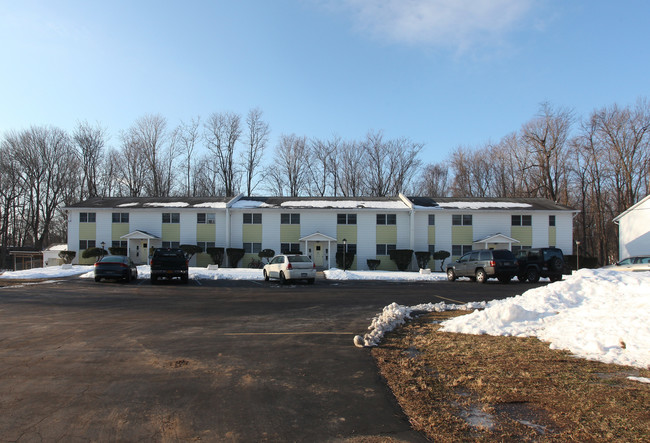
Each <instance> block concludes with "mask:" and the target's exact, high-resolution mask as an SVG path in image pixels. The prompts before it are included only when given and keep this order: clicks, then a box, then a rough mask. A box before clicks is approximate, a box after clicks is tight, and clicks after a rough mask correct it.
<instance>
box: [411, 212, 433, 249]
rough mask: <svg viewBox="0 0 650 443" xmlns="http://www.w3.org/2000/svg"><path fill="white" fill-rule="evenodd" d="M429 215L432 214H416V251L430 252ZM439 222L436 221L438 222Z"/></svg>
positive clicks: (414, 246) (414, 247)
mask: <svg viewBox="0 0 650 443" xmlns="http://www.w3.org/2000/svg"><path fill="white" fill-rule="evenodd" d="M429 214H430V212H416V213H415V214H413V216H414V217H415V225H414V227H415V243H414V244H413V250H414V251H428V250H429ZM437 221H438V220H436V222H437Z"/></svg>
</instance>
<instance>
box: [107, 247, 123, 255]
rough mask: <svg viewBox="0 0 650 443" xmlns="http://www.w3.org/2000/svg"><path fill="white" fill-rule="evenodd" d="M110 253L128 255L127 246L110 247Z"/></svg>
mask: <svg viewBox="0 0 650 443" xmlns="http://www.w3.org/2000/svg"><path fill="white" fill-rule="evenodd" d="M108 253H109V254H111V255H126V248H123V247H122V246H111V247H110V248H108Z"/></svg>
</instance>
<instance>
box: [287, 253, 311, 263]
mask: <svg viewBox="0 0 650 443" xmlns="http://www.w3.org/2000/svg"><path fill="white" fill-rule="evenodd" d="M309 262H311V259H310V258H309V257H307V256H304V255H290V256H289V263H309Z"/></svg>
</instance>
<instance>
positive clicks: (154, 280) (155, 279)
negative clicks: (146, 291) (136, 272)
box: [151, 275, 158, 285]
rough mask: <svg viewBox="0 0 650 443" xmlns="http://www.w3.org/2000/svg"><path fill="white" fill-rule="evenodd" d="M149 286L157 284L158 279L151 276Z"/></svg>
mask: <svg viewBox="0 0 650 443" xmlns="http://www.w3.org/2000/svg"><path fill="white" fill-rule="evenodd" d="M151 284H152V285H155V284H158V277H154V276H153V275H152V276H151Z"/></svg>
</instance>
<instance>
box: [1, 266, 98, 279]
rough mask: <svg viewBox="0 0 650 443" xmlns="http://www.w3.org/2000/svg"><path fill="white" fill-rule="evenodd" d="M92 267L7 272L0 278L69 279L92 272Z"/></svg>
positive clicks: (50, 267)
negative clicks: (72, 276)
mask: <svg viewBox="0 0 650 443" xmlns="http://www.w3.org/2000/svg"><path fill="white" fill-rule="evenodd" d="M92 269H93V267H92V266H84V265H74V266H71V267H65V268H64V267H63V266H47V267H45V268H33V269H25V270H23V271H7V272H4V273H3V274H1V275H0V278H8V279H19V280H32V279H37V278H58V277H70V276H71V275H77V274H83V273H86V272H88V271H92Z"/></svg>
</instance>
